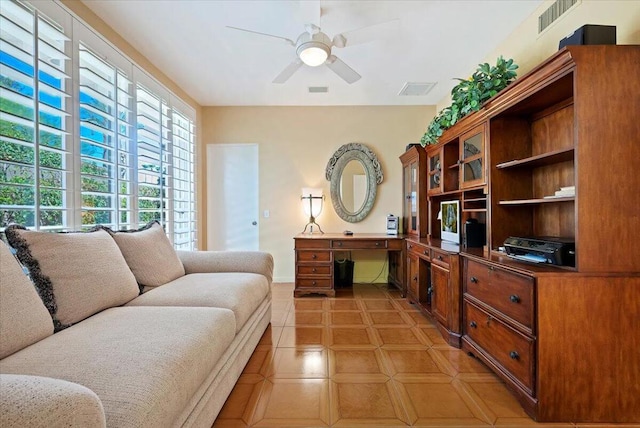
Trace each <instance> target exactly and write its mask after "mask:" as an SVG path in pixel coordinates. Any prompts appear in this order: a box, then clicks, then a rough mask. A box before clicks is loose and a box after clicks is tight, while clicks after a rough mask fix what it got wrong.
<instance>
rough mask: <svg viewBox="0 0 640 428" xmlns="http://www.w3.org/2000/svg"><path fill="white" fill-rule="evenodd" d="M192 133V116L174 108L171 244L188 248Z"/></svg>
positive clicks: (192, 234)
mask: <svg viewBox="0 0 640 428" xmlns="http://www.w3.org/2000/svg"><path fill="white" fill-rule="evenodd" d="M194 170H195V137H194V125H193V120H191V119H189V117H188V116H187V115H184V114H182V113H181V112H179V111H178V110H177V109H176V108H174V110H173V244H174V246H175V247H176V249H184V250H190V249H193V245H194V243H195V242H196V239H197V238H196V209H195V208H196V189H195V171H194Z"/></svg>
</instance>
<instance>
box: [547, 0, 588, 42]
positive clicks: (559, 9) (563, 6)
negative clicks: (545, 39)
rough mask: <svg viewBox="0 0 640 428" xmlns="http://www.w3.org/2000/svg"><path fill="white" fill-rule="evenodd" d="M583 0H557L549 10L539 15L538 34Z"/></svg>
mask: <svg viewBox="0 0 640 428" xmlns="http://www.w3.org/2000/svg"><path fill="white" fill-rule="evenodd" d="M581 1H582V0H556V1H555V2H554V3H553V4H552V5H551V6H549V8H548V9H547V10H545V11H544V12H542V15H540V16H539V17H538V34H540V33H542V32H543V31H544V30H546V29H547V28H548V27H549V26H550V25H551V24H553V23H554V22H555V21H556V20H557V19H558V18H560V16H561V15H563V14H564V13H566V12H567V11H568V10H569V9H571V8H572V7H574V6H575V5H577V4H578V3H580V2H581Z"/></svg>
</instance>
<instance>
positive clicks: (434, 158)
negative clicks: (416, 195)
mask: <svg viewBox="0 0 640 428" xmlns="http://www.w3.org/2000/svg"><path fill="white" fill-rule="evenodd" d="M442 165H443V159H442V149H440V150H437V151H435V152H433V153H431V154H429V155H428V156H427V168H428V171H427V176H428V179H427V194H428V195H436V194H438V193H442V192H443V177H442Z"/></svg>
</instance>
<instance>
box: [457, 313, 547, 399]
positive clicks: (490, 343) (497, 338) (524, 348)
mask: <svg viewBox="0 0 640 428" xmlns="http://www.w3.org/2000/svg"><path fill="white" fill-rule="evenodd" d="M463 311H464V320H465V322H466V325H465V331H466V334H467V336H468V337H469V338H470V339H471V340H473V341H474V342H475V343H476V344H478V346H480V347H481V348H482V349H483V350H484V351H485V352H486V353H487V354H489V355H490V356H491V357H493V359H495V360H496V361H497V362H498V363H499V364H500V365H501V366H502V367H503V368H504V369H505V371H507V372H509V373H510V374H511V375H512V376H513V377H515V378H516V379H518V380H519V381H520V383H522V385H524V386H525V387H526V388H528V389H529V390H530V391H533V385H534V382H533V367H534V358H535V357H534V340H533V339H532V338H530V337H528V336H525V335H523V334H521V333H519V332H517V331H516V330H514V329H512V328H511V327H509V326H507V325H506V324H503V323H502V322H501V321H499V320H498V319H496V318H494V317H493V316H491V315H489V314H488V313H487V312H485V311H483V310H482V309H480V308H478V307H476V306H474V305H472V304H470V303H469V302H464V309H463Z"/></svg>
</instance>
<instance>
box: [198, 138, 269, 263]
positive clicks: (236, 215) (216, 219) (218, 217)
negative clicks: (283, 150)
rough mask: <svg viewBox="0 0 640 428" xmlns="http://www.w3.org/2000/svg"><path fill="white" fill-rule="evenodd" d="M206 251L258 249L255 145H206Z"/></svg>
mask: <svg viewBox="0 0 640 428" xmlns="http://www.w3.org/2000/svg"><path fill="white" fill-rule="evenodd" d="M207 189H208V191H207V193H208V194H207V249H208V250H217V251H222V250H257V249H258V245H259V242H258V145H257V144H209V145H207Z"/></svg>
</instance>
